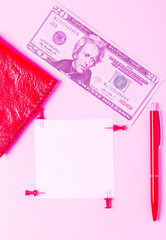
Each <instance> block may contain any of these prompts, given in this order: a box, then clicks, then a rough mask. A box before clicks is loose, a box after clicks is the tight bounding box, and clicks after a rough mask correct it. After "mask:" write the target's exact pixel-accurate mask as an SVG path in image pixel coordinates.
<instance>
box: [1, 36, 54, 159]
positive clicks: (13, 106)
mask: <svg viewBox="0 0 166 240" xmlns="http://www.w3.org/2000/svg"><path fill="white" fill-rule="evenodd" d="M0 82H1V84H0V157H1V156H2V155H3V154H4V153H5V152H6V150H7V149H8V148H9V147H10V145H11V144H12V143H13V142H14V140H15V139H16V138H17V136H18V135H19V133H20V132H21V131H22V129H23V128H24V127H25V126H26V125H27V123H28V122H29V120H30V119H32V118H33V117H34V116H35V115H37V113H38V110H39V109H40V107H41V105H42V104H43V102H44V100H45V99H46V97H47V96H48V95H49V94H50V92H51V91H52V90H53V87H54V86H55V84H56V83H57V81H56V80H55V79H54V78H53V77H52V76H50V75H49V74H48V73H47V72H45V71H44V70H42V69H41V68H39V67H38V66H36V65H35V64H34V63H32V62H31V60H29V59H27V58H26V57H25V56H23V55H22V54H21V53H19V52H18V51H17V50H16V49H14V48H13V47H12V46H10V45H9V44H8V43H7V42H5V41H4V40H3V39H2V38H1V37H0Z"/></svg>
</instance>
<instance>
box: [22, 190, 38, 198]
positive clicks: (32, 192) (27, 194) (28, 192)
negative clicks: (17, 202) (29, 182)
mask: <svg viewBox="0 0 166 240" xmlns="http://www.w3.org/2000/svg"><path fill="white" fill-rule="evenodd" d="M38 194H39V192H38V190H34V191H29V190H25V196H29V195H33V196H34V197H36V196H38Z"/></svg>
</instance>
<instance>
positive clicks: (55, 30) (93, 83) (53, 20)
mask: <svg viewBox="0 0 166 240" xmlns="http://www.w3.org/2000/svg"><path fill="white" fill-rule="evenodd" d="M26 47H27V48H28V50H30V51H31V52H33V53H34V54H36V55H37V56H39V57H40V58H41V59H43V60H44V61H46V62H47V63H48V64H50V65H52V67H53V68H55V71H57V70H58V71H60V72H62V73H63V74H65V75H66V76H67V77H68V78H69V79H70V80H72V81H74V82H75V83H77V84H78V85H80V86H81V87H82V88H84V89H85V90H87V91H88V92H89V93H90V94H92V95H94V96H95V97H96V98H98V99H99V100H100V101H102V102H103V103H104V104H107V105H108V106H109V107H110V108H112V109H113V110H115V111H116V112H117V113H119V114H120V115H121V116H122V117H123V118H125V119H126V120H127V121H128V122H134V120H135V119H136V118H137V116H138V115H139V114H140V112H141V111H142V109H143V108H144V106H145V104H146V103H147V102H148V100H149V99H150V98H151V97H152V95H153V94H154V92H155V91H156V89H157V88H158V87H159V85H160V83H161V82H162V79H161V78H160V77H158V76H157V75H156V74H154V73H153V72H151V71H150V70H148V69H147V67H144V66H142V64H140V63H138V61H136V60H134V59H133V57H130V56H129V55H128V54H127V53H126V52H124V51H122V50H121V49H120V47H118V46H117V45H116V44H115V43H113V42H111V41H110V40H107V38H106V37H103V36H102V34H100V33H98V32H97V31H96V30H94V29H93V28H92V27H90V26H89V25H88V24H87V23H85V22H83V21H82V20H81V19H80V18H78V17H77V16H75V15H74V14H73V13H71V12H70V11H69V10H67V9H66V8H64V7H63V6H61V5H60V4H59V3H55V5H54V7H53V8H52V9H51V10H50V12H49V13H48V16H47V17H46V19H45V20H44V21H43V22H42V23H41V26H40V27H39V29H38V30H37V31H36V33H34V36H33V37H32V39H31V40H30V41H29V42H28V43H27V46H26Z"/></svg>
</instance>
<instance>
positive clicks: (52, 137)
mask: <svg viewBox="0 0 166 240" xmlns="http://www.w3.org/2000/svg"><path fill="white" fill-rule="evenodd" d="M112 126H113V123H112V120H111V119H98V120H96V119H94V120H40V119H38V120H36V121H35V155H36V156H35V157H36V188H37V189H38V190H39V192H43V193H44V194H41V195H40V197H44V198H105V197H107V196H109V197H114V161H113V130H112V129H105V127H112Z"/></svg>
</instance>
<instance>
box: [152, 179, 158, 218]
mask: <svg viewBox="0 0 166 240" xmlns="http://www.w3.org/2000/svg"><path fill="white" fill-rule="evenodd" d="M158 184H159V183H158V176H151V208H152V216H153V220H154V221H156V220H157V215H158V194H159V189H158Z"/></svg>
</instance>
